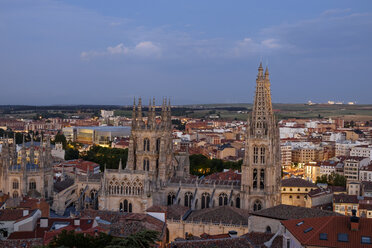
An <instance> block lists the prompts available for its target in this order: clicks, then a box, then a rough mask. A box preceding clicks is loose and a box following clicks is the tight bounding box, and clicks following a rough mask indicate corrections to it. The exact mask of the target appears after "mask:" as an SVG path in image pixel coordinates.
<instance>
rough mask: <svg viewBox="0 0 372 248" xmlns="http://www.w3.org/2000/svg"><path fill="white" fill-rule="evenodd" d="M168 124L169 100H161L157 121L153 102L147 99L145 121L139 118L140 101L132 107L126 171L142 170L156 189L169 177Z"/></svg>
mask: <svg viewBox="0 0 372 248" xmlns="http://www.w3.org/2000/svg"><path fill="white" fill-rule="evenodd" d="M172 145H173V144H172V122H171V106H170V101H169V102H168V103H167V100H166V99H163V104H162V106H161V115H160V118H157V117H156V105H155V99H153V101H152V103H151V100H150V103H149V106H148V115H147V119H146V118H144V116H143V115H142V100H141V98H140V99H139V100H138V105H137V106H136V101H135V100H134V104H133V113H132V129H131V135H130V140H129V149H128V161H127V165H126V169H127V170H131V171H142V172H143V173H145V174H146V175H147V179H148V180H149V182H150V183H151V184H152V185H156V187H162V186H164V184H165V182H166V181H167V180H168V179H169V178H170V176H172V175H173V173H174V171H173V167H172V160H173V147H172Z"/></svg>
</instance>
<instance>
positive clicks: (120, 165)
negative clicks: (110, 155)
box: [118, 158, 123, 171]
mask: <svg viewBox="0 0 372 248" xmlns="http://www.w3.org/2000/svg"><path fill="white" fill-rule="evenodd" d="M122 167H123V164H122V163H121V158H120V162H119V168H118V169H119V171H121V169H122Z"/></svg>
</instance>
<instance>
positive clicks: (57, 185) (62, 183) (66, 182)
mask: <svg viewBox="0 0 372 248" xmlns="http://www.w3.org/2000/svg"><path fill="white" fill-rule="evenodd" d="M74 182H75V181H74V179H72V178H67V179H65V180H63V181H60V182H56V183H55V184H54V191H55V192H57V193H59V192H61V191H63V190H65V189H67V188H68V187H70V186H71V185H73V184H74Z"/></svg>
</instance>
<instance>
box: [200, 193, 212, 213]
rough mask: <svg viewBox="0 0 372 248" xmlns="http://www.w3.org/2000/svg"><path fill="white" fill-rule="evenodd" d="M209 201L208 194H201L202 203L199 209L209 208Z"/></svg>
mask: <svg viewBox="0 0 372 248" xmlns="http://www.w3.org/2000/svg"><path fill="white" fill-rule="evenodd" d="M210 200H211V197H210V195H209V193H207V192H205V193H203V194H202V203H201V208H202V209H203V208H209V201H210Z"/></svg>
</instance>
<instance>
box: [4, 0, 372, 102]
mask: <svg viewBox="0 0 372 248" xmlns="http://www.w3.org/2000/svg"><path fill="white" fill-rule="evenodd" d="M0 6H1V8H0V16H1V17H0V18H1V22H2V23H4V24H3V25H0V32H1V33H3V34H5V36H3V37H6V38H5V39H0V52H1V54H2V55H3V56H1V58H0V68H2V69H0V72H1V73H0V81H1V82H2V83H1V84H2V86H3V87H2V97H1V98H0V105H18V104H21V105H65V104H68V105H70V104H71V105H75V104H88V105H90V104H99V105H101V104H102V105H130V104H131V103H132V101H133V97H134V96H142V97H143V99H148V98H150V97H153V96H163V95H166V96H170V97H171V99H172V103H173V104H175V105H185V104H208V103H245V102H248V101H249V99H252V97H253V94H254V85H255V83H254V80H252V78H254V76H255V75H256V70H255V69H256V68H257V67H258V64H259V61H262V62H263V66H264V67H266V66H267V65H268V66H269V71H270V77H271V78H272V89H273V91H274V92H275V95H274V96H273V102H275V103H306V102H308V101H309V100H310V101H312V102H318V103H320V102H322V103H325V102H327V101H329V100H334V101H343V102H345V103H347V102H355V101H356V102H357V103H358V104H371V103H372V102H371V101H370V97H369V92H370V91H371V90H372V84H371V83H370V82H369V81H370V80H369V79H368V78H369V77H368V65H370V63H371V57H370V56H369V54H371V52H372V51H371V50H372V49H371V47H370V45H369V44H370V43H371V40H372V32H371V31H372V30H371V29H372V25H371V23H372V15H371V13H372V12H371V11H372V5H371V4H370V3H367V2H359V3H355V2H353V1H328V2H327V3H324V2H322V1H317V2H315V3H314V2H312V3H311V4H310V3H306V2H305V3H294V2H291V1H284V2H281V3H280V4H279V3H276V2H275V1H271V2H269V3H268V4H267V5H266V6H260V4H259V3H258V2H253V3H246V2H244V1H239V2H237V3H236V4H235V5H227V4H224V3H223V2H220V1H217V2H215V1H214V2H213V3H212V2H204V3H199V2H198V3H186V2H184V3H177V4H174V3H170V2H167V1H160V2H157V3H151V2H147V1H139V2H136V3H122V2H121V1H113V2H111V3H110V4H109V5H104V4H101V3H100V2H99V1H89V2H79V3H76V2H75V1H49V0H48V1H33V2H32V3H31V2H29V1H17V2H14V1H1V2H0ZM18 89H23V90H22V91H19V90H18ZM361 89H363V90H361Z"/></svg>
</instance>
